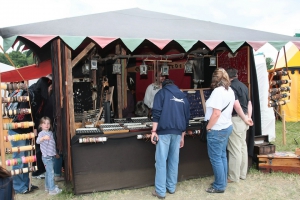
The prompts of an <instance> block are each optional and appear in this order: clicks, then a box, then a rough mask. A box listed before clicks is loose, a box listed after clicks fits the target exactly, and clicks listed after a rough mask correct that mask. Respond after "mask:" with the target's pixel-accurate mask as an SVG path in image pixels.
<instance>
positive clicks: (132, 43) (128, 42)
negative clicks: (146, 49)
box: [121, 38, 145, 52]
mask: <svg viewBox="0 0 300 200" xmlns="http://www.w3.org/2000/svg"><path fill="white" fill-rule="evenodd" d="M121 40H122V42H123V43H124V44H125V46H126V47H127V48H128V49H129V50H130V51H131V52H133V51H134V50H135V49H136V48H137V47H138V46H139V45H140V44H141V43H142V42H143V41H144V40H145V39H139V38H138V39H132V38H121Z"/></svg>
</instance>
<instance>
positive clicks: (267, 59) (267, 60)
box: [266, 57, 273, 70]
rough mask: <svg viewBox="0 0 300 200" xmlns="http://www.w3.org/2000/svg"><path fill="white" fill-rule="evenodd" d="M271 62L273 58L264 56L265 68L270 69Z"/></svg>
mask: <svg viewBox="0 0 300 200" xmlns="http://www.w3.org/2000/svg"><path fill="white" fill-rule="evenodd" d="M272 63H273V59H272V58H270V57H267V58H266V65H267V69H268V70H269V69H271V68H272V67H273V65H272Z"/></svg>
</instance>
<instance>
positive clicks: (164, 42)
mask: <svg viewBox="0 0 300 200" xmlns="http://www.w3.org/2000/svg"><path fill="white" fill-rule="evenodd" d="M148 40H149V41H150V42H152V43H153V44H154V45H155V46H157V47H158V48H159V49H160V50H162V49H163V48H165V46H167V44H169V43H170V42H171V41H172V40H159V39H148Z"/></svg>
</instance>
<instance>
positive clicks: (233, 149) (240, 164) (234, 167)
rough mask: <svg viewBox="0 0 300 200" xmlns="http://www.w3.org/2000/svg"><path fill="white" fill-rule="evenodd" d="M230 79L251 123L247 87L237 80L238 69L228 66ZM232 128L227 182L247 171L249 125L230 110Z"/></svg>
mask: <svg viewBox="0 0 300 200" xmlns="http://www.w3.org/2000/svg"><path fill="white" fill-rule="evenodd" d="M226 71H227V73H228V76H229V78H230V81H231V85H230V87H231V88H232V89H233V91H234V94H235V99H236V100H238V103H239V104H240V106H241V108H242V109H243V112H244V114H245V115H246V116H248V121H249V122H251V123H250V125H251V126H252V125H253V122H252V119H251V115H252V103H251V101H250V99H249V94H248V88H247V87H246V85H245V84H244V83H242V82H241V81H239V80H238V70H236V69H234V68H229V69H227V70H226ZM232 124H233V130H232V133H231V134H230V136H229V140H228V145H227V150H228V183H231V182H239V180H240V179H242V180H245V179H246V175H247V171H248V150H247V143H246V135H247V130H248V129H249V125H248V124H246V123H245V122H244V121H243V120H242V119H241V117H240V116H239V115H238V114H237V112H236V111H235V110H234V109H233V112H232Z"/></svg>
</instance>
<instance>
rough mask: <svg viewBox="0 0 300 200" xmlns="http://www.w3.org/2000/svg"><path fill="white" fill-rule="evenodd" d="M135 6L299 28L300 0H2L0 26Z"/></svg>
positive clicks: (259, 26) (291, 30) (287, 30)
mask: <svg viewBox="0 0 300 200" xmlns="http://www.w3.org/2000/svg"><path fill="white" fill-rule="evenodd" d="M135 7H138V8H141V9H145V10H150V11H156V12H163V13H168V14H173V15H179V16H184V17H189V18H194V19H199V20H205V21H211V22H216V23H221V24H227V25H232V26H238V27H243V28H250V29H256V30H261V31H267V32H273V33H278V34H284V35H289V36H293V35H294V34H295V32H300V23H299V19H300V11H299V10H300V0H284V1H283V0H227V1H226V0H182V1H181V0H180V1H179V0H26V1H25V0H0V8H1V9H0V28H2V27H8V26H15V25H21V24H28V23H33V22H40V21H48V20H53V19H60V18H67V17H73V16H80V15H87V14H94V13H100V12H108V11H113V10H121V9H127V8H135ZM0 44H2V40H1V41H0Z"/></svg>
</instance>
